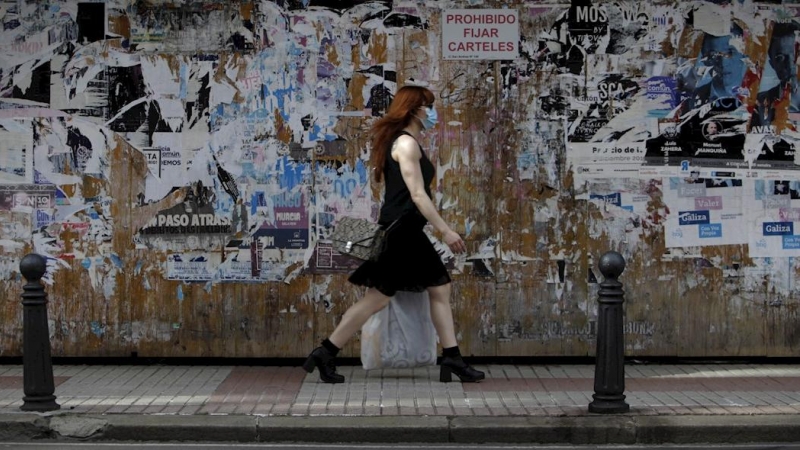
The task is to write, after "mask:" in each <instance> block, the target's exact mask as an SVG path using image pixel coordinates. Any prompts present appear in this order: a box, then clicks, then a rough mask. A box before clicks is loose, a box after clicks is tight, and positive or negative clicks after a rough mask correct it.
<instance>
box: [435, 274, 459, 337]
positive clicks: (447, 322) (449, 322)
mask: <svg viewBox="0 0 800 450" xmlns="http://www.w3.org/2000/svg"><path fill="white" fill-rule="evenodd" d="M451 290H452V283H447V284H445V285H442V286H433V287H429V288H428V297H429V298H430V302H431V319H433V326H434V327H435V328H436V334H437V335H439V342H441V344H442V347H443V348H449V347H455V346H456V345H458V343H457V342H456V331H455V324H454V323H453V309H452V308H451V307H450V292H451Z"/></svg>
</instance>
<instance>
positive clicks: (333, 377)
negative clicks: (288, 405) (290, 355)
mask: <svg viewBox="0 0 800 450" xmlns="http://www.w3.org/2000/svg"><path fill="white" fill-rule="evenodd" d="M334 359H335V357H334V356H333V355H332V354H331V352H329V351H328V349H326V348H325V347H317V348H315V349H314V351H313V352H311V354H310V355H308V359H306V362H305V363H304V364H303V369H305V371H306V372H308V373H311V372H313V371H314V367H316V368H317V369H319V379H320V380H322V381H324V382H326V383H344V376H342V375H339V374H338V373H336V364H334Z"/></svg>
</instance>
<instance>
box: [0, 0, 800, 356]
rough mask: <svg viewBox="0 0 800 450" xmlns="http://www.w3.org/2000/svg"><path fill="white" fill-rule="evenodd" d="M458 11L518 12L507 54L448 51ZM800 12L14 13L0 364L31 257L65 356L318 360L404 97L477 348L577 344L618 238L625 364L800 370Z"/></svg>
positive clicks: (141, 4) (693, 5) (5, 33)
mask: <svg viewBox="0 0 800 450" xmlns="http://www.w3.org/2000/svg"><path fill="white" fill-rule="evenodd" d="M462 8H469V9H476V10H482V9H504V8H505V9H506V10H508V11H514V12H515V14H516V17H517V19H516V20H517V24H516V25H517V26H518V27H519V40H518V42H514V43H512V44H514V45H515V46H516V47H517V48H518V56H517V57H516V58H513V59H505V60H491V59H483V58H480V57H479V58H477V59H448V58H445V56H444V55H443V49H442V40H443V38H445V35H446V34H447V33H446V32H445V31H443V30H444V28H445V21H444V19H443V17H445V16H446V14H447V13H448V12H452V11H453V10H457V9H462ZM797 11H798V8H797V5H794V4H789V3H786V4H780V3H776V2H753V1H749V0H746V1H743V2H739V1H735V2H702V1H701V2H677V1H673V2H633V1H631V2H595V3H594V4H590V3H588V2H580V1H578V0H576V1H575V3H574V4H569V3H555V2H544V1H543V2H533V1H530V2H518V1H517V2H515V1H510V2H497V1H441V2H413V1H394V2H388V1H387V2H360V1H344V2H318V1H310V2H309V1H266V0H262V1H239V2H236V1H233V2H209V1H205V2H202V1H194V2H192V1H108V2H74V1H63V2H62V1H51V2H47V1H4V2H0V18H2V19H1V20H2V22H3V30H2V32H1V33H2V37H1V38H0V76H1V77H2V82H0V222H1V223H2V225H0V287H2V289H0V322H2V324H3V326H2V327H0V356H14V355H19V354H21V335H22V328H21V327H22V320H21V318H22V309H21V305H20V303H19V294H20V292H21V286H22V284H23V280H22V279H21V277H20V274H19V270H18V266H19V260H20V259H21V257H22V256H24V255H25V254H27V253H29V252H37V253H40V254H42V255H45V256H46V257H47V258H48V267H49V270H48V273H47V275H46V278H45V281H46V283H47V284H48V292H49V294H50V304H49V318H50V334H51V341H52V345H53V354H54V355H56V356H128V355H130V354H132V353H134V352H135V353H136V354H138V355H139V356H153V357H180V356H201V357H202V356H208V357H211V356H214V357H298V356H303V355H305V354H306V353H307V352H308V351H309V350H310V349H311V348H312V347H313V346H314V345H315V344H316V342H318V341H319V340H320V339H321V338H323V337H325V336H327V334H328V333H330V331H331V330H332V329H333V327H334V326H335V325H336V323H337V322H338V321H339V320H340V318H341V315H342V314H343V313H344V311H345V310H346V308H347V306H348V305H350V304H352V302H354V301H355V300H356V299H357V298H358V296H359V295H360V293H361V291H360V289H358V288H356V287H354V286H352V285H350V284H348V283H347V281H346V276H347V272H348V271H349V270H351V269H352V268H353V262H352V261H350V260H348V259H346V258H344V257H342V256H341V255H338V254H336V253H335V252H332V250H331V247H330V243H329V241H328V240H327V238H328V237H329V236H330V232H331V230H332V227H333V225H334V224H335V223H336V220H337V219H338V218H340V217H342V216H344V215H353V216H358V217H364V218H374V217H376V214H377V209H378V207H379V203H378V202H379V199H380V193H381V186H380V185H377V184H375V183H374V182H372V181H371V180H370V168H369V167H368V165H367V161H368V158H369V154H370V146H369V134H368V130H369V126H370V125H371V124H372V123H373V121H374V120H375V118H376V117H379V116H380V115H381V114H382V113H383V112H384V111H385V109H386V106H387V105H388V102H389V101H390V99H391V98H392V95H393V93H394V92H395V91H396V90H397V89H398V87H400V86H402V85H404V84H407V83H409V82H412V80H413V82H416V83H421V84H424V85H426V86H428V87H430V88H431V89H432V90H433V91H434V92H435V93H436V94H437V97H438V102H439V103H438V105H439V106H438V107H439V115H440V122H441V125H440V126H438V127H437V128H436V129H435V130H434V131H432V132H429V133H426V134H425V136H424V139H423V143H422V144H423V146H424V148H425V150H426V151H427V152H428V154H429V156H430V158H431V159H432V161H433V162H434V164H435V165H436V168H437V176H436V179H435V186H434V197H435V199H434V200H435V203H436V205H437V206H438V207H439V208H440V209H441V211H442V214H443V216H444V217H445V219H446V220H447V221H448V222H449V223H450V224H451V225H452V227H453V228H454V229H455V230H457V231H458V232H459V233H461V234H462V235H463V236H464V238H465V240H466V242H467V245H468V248H469V251H468V254H467V255H466V256H455V255H453V254H452V253H450V252H449V250H448V249H447V247H446V246H445V245H443V243H441V242H440V241H439V240H438V236H436V235H435V234H434V233H431V235H430V237H431V239H432V240H433V241H434V243H435V245H436V247H437V248H438V249H439V251H440V253H441V256H442V258H443V260H444V261H445V262H446V264H447V265H448V267H450V268H451V270H452V273H453V277H454V279H455V288H454V300H453V305H454V310H455V318H456V322H457V329H458V334H459V339H460V341H461V345H462V349H464V352H465V353H467V354H475V355H482V356H508V355H522V356H544V355H552V356H561V355H563V356H583V355H590V354H593V352H594V345H595V341H594V335H595V333H596V322H595V319H596V298H597V292H598V289H599V287H598V281H602V279H603V277H602V274H601V273H600V272H599V270H598V260H599V258H600V256H601V255H602V254H603V253H604V252H605V251H608V250H616V251H619V252H620V253H622V254H623V255H624V256H625V258H626V261H627V268H626V270H625V272H624V273H623V276H622V278H621V281H622V282H623V283H625V290H626V304H625V308H626V318H625V322H626V327H625V331H626V335H627V341H626V352H627V354H629V355H642V356H645V355H649V356H676V355H677V356H752V355H757V356H796V355H797V350H798V347H800V322H798V292H797V289H798V288H797V287H796V286H795V281H797V278H798V273H800V271H799V269H798V264H797V258H796V257H797V256H800V238H798V237H795V230H800V224H798V222H800V203H798V202H800V194H798V192H800V183H798V181H795V180H798V179H800V178H798V177H797V175H796V174H797V173H798V172H797V167H798V166H797V165H796V164H795V154H794V152H795V151H794V148H795V142H796V137H797V123H798V117H800V116H798V115H797V114H798V109H800V94H798V89H797V84H798V70H797V50H796V49H797V47H798V42H800V41H798V38H797V31H798V30H799V29H800V25H799V24H800V18H798V14H797ZM451 37H452V36H451ZM463 41H465V42H469V41H470V40H469V39H468V38H466V37H465V38H464V39H463ZM798 233H800V232H798ZM354 342H355V343H356V344H357V339H356V340H355V341H354ZM345 354H346V355H348V356H353V355H357V354H358V345H350V346H348V348H346V349H345Z"/></svg>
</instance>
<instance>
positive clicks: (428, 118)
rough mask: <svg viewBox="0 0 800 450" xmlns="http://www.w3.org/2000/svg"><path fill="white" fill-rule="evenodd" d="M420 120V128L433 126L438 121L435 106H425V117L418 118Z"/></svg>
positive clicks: (427, 128) (426, 128)
mask: <svg viewBox="0 0 800 450" xmlns="http://www.w3.org/2000/svg"><path fill="white" fill-rule="evenodd" d="M420 122H422V128H423V129H425V130H429V129H431V128H433V127H435V126H436V124H437V123H439V114H437V113H436V108H434V107H433V106H431V107H429V108H425V118H424V119H420Z"/></svg>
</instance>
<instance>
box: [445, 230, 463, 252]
mask: <svg viewBox="0 0 800 450" xmlns="http://www.w3.org/2000/svg"><path fill="white" fill-rule="evenodd" d="M444 243H445V244H447V246H448V247H450V250H452V251H453V253H464V252H466V251H467V244H465V243H464V240H463V239H461V236H460V235H459V234H458V233H456V232H455V231H453V230H447V232H445V233H444Z"/></svg>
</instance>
